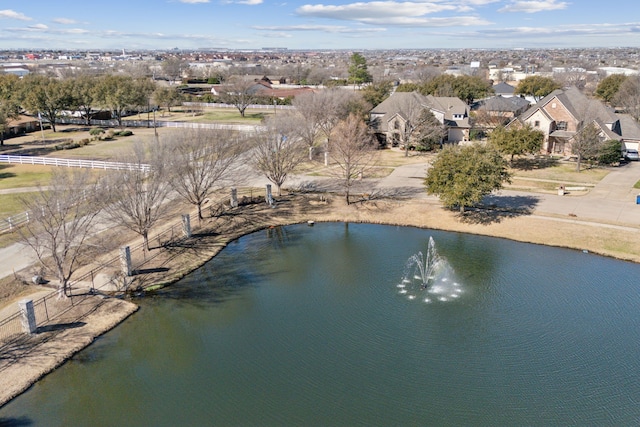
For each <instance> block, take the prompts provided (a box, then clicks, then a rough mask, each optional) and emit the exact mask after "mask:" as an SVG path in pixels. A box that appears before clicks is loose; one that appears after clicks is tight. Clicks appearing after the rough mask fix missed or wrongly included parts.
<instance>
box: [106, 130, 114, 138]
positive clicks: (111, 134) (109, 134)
mask: <svg viewBox="0 0 640 427" xmlns="http://www.w3.org/2000/svg"><path fill="white" fill-rule="evenodd" d="M114 135H115V132H114V131H113V129H109V130H108V131H107V134H106V135H105V136H104V139H113V136H114Z"/></svg>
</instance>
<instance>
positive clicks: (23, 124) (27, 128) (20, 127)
mask: <svg viewBox="0 0 640 427" xmlns="http://www.w3.org/2000/svg"><path fill="white" fill-rule="evenodd" d="M38 130H40V121H39V120H38V118H37V117H31V116H26V115H24V114H20V115H19V116H18V117H16V118H15V119H9V120H7V126H6V128H5V131H4V134H3V138H11V137H14V136H21V135H24V134H26V133H29V132H35V131H38Z"/></svg>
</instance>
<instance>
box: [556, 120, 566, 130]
mask: <svg viewBox="0 0 640 427" xmlns="http://www.w3.org/2000/svg"><path fill="white" fill-rule="evenodd" d="M556 129H557V130H567V122H557V123H556Z"/></svg>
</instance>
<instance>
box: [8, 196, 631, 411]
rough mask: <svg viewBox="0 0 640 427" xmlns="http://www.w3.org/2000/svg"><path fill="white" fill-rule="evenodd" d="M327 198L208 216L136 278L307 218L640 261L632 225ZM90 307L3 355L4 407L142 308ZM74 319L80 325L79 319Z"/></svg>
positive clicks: (188, 265) (185, 266)
mask: <svg viewBox="0 0 640 427" xmlns="http://www.w3.org/2000/svg"><path fill="white" fill-rule="evenodd" d="M325 197H326V195H323V196H322V198H320V196H319V195H316V194H298V195H290V196H286V197H283V198H282V199H281V200H279V201H278V203H277V205H276V207H275V208H270V207H268V206H266V205H265V204H264V203H261V204H255V205H249V206H241V207H239V208H235V209H229V210H228V211H226V212H224V213H223V214H222V215H219V216H216V217H213V218H209V219H207V220H206V221H205V222H204V223H203V224H202V227H201V228H200V229H199V230H198V231H197V233H196V234H195V235H194V237H192V238H190V239H183V241H181V242H179V244H175V245H172V246H170V247H168V248H166V249H164V250H163V253H162V255H161V256H157V257H154V258H153V261H152V265H145V268H147V267H148V268H149V270H154V271H156V272H154V273H150V274H145V275H141V276H140V277H137V280H138V283H139V285H140V286H142V287H144V288H146V289H149V288H159V287H162V286H165V285H168V284H171V283H174V282H176V281H177V280H179V279H180V278H182V277H184V276H185V275H187V274H189V273H190V272H192V271H193V270H195V269H197V268H198V267H200V266H202V265H203V264H205V263H206V262H207V261H209V260H210V259H211V258H213V257H214V256H216V255H217V254H218V253H219V252H220V251H221V250H222V249H223V248H224V247H225V246H226V245H227V244H228V243H230V242H232V241H234V240H236V239H238V238H240V237H242V236H243V235H246V234H250V233H253V232H256V231H259V230H262V229H266V228H271V227H277V226H284V225H291V224H297V223H306V222H307V221H313V222H315V223H319V222H354V223H355V222H357V223H372V224H387V225H396V226H407V227H418V228H427V229H429V228H430V229H437V230H444V231H452V232H462V233H471V234H477V235H484V236H491V237H498V238H506V239H511V240H515V241H520V242H528V243H535V244H544V245H548V246H557V247H565V248H570V249H576V250H582V251H587V252H589V253H595V254H600V255H604V256H609V257H614V258H617V259H621V260H627V261H632V262H640V239H637V238H636V237H637V236H636V235H635V233H630V232H629V229H633V230H636V231H637V227H633V226H632V225H626V224H600V223H598V222H597V221H589V220H588V219H582V218H581V219H576V218H571V217H568V216H566V217H557V216H549V215H544V213H537V212H512V211H511V212H507V211H496V210H475V211H472V212H469V213H467V214H466V215H464V216H463V217H461V216H460V215H459V214H458V213H456V212H452V211H449V210H446V209H444V208H443V207H442V206H441V205H440V204H439V203H434V202H432V201H428V200H417V199H377V200H362V201H359V202H356V203H352V204H350V205H347V204H346V203H345V202H344V199H343V198H340V197H338V196H331V197H329V198H328V199H326V198H325ZM153 267H162V268H155V269H154V268H153ZM86 304H87V307H89V308H90V309H89V311H88V312H87V313H86V314H85V315H83V316H82V317H81V319H82V322H81V323H83V324H82V326H81V327H73V328H66V329H62V330H58V331H55V334H51V335H47V334H36V335H35V338H31V339H30V340H31V341H29V340H27V341H29V342H27V344H29V345H30V346H31V347H30V348H31V351H29V352H28V353H27V352H24V349H23V350H20V351H23V352H22V353H20V352H19V351H18V350H16V349H9V350H7V349H4V348H3V349H2V350H1V351H2V352H1V353H0V374H1V375H0V377H1V379H0V407H2V406H3V405H4V404H6V403H7V402H9V401H10V400H11V399H13V398H14V397H16V396H17V395H19V394H21V393H22V392H24V391H25V390H27V389H28V388H29V387H30V386H31V385H32V384H34V383H35V382H36V381H37V380H39V379H40V378H42V377H43V376H44V375H46V374H47V373H49V372H51V371H52V370H54V369H55V368H57V367H58V366H60V365H61V364H62V363H64V362H65V361H66V360H68V359H69V358H71V357H72V356H73V355H74V354H75V353H77V352H78V351H80V350H82V349H83V348H85V347H87V346H88V345H89V344H91V343H92V342H93V341H94V340H95V338H96V337H98V336H100V335H102V334H104V333H105V332H107V331H108V330H110V329H112V328H114V327H115V326H117V325H118V324H119V323H121V322H122V321H124V320H125V319H126V318H128V317H129V316H130V315H131V314H133V313H134V312H135V311H136V310H137V309H138V306H136V305H135V304H133V303H131V302H127V301H123V300H120V299H116V298H106V299H103V298H102V297H100V296H91V297H87V302H86ZM71 315H72V313H69V316H71ZM57 322H58V323H59V324H63V323H64V322H65V320H64V319H57ZM69 322H75V323H78V320H77V317H76V320H69ZM24 344H25V343H20V345H19V346H18V347H24Z"/></svg>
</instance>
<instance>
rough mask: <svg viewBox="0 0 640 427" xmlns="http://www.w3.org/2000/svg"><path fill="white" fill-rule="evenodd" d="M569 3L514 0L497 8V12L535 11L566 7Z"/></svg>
mask: <svg viewBox="0 0 640 427" xmlns="http://www.w3.org/2000/svg"><path fill="white" fill-rule="evenodd" d="M567 6H569V3H567V2H564V1H561V2H558V1H557V0H541V1H515V2H512V3H511V4H508V5H506V6H505V7H503V8H501V9H498V12H523V13H537V12H546V11H549V10H561V9H566V8H567Z"/></svg>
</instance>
